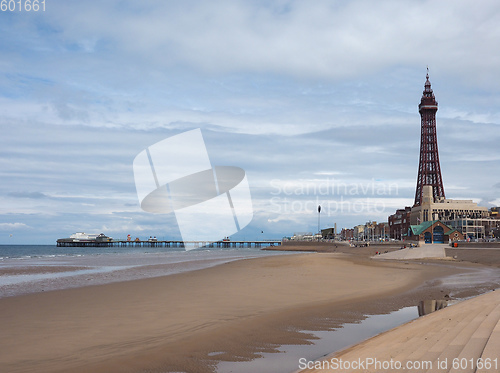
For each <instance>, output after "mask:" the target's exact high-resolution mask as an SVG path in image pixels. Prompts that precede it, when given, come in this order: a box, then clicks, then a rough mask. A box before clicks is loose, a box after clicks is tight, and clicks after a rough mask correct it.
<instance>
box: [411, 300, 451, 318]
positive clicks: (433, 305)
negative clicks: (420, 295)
mask: <svg viewBox="0 0 500 373" xmlns="http://www.w3.org/2000/svg"><path fill="white" fill-rule="evenodd" d="M447 305H448V301H446V300H436V299H433V300H422V301H420V302H419V304H418V316H419V317H420V316H424V315H428V314H429V313H432V312H434V311H437V310H440V309H442V308H445V307H446V306H447Z"/></svg>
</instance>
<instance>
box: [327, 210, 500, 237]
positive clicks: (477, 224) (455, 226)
mask: <svg viewBox="0 0 500 373" xmlns="http://www.w3.org/2000/svg"><path fill="white" fill-rule="evenodd" d="M462 202H463V203H462ZM432 205H433V206H427V207H428V209H427V210H428V211H429V212H428V213H427V214H429V216H424V217H421V214H422V215H423V214H424V212H423V211H421V209H418V208H417V209H415V208H412V207H405V208H404V209H398V210H397V211H396V212H395V213H394V214H392V215H390V216H389V218H388V221H387V222H383V223H377V222H376V221H368V222H366V223H365V224H360V225H356V226H355V227H353V228H343V229H342V230H341V231H340V233H339V234H338V235H337V236H336V238H338V239H340V240H343V241H387V240H403V241H404V240H412V241H420V240H423V241H424V242H425V241H427V242H429V238H428V237H427V238H426V237H425V230H426V229H429V228H432V229H433V230H434V229H435V228H436V227H438V226H439V225H440V224H442V226H443V227H444V231H443V232H442V233H443V235H444V236H443V239H442V240H441V239H437V237H432V238H431V241H432V242H436V241H440V242H441V241H442V242H448V241H449V240H451V241H453V240H472V241H481V240H494V239H497V240H498V239H500V207H492V208H491V209H487V208H486V207H481V206H477V204H475V203H473V202H472V201H469V200H466V201H459V200H455V201H451V200H448V202H444V201H440V202H437V203H433V204H432ZM412 219H413V221H412ZM413 223H415V224H413ZM433 224H434V225H433ZM331 230H332V228H329V229H323V230H322V231H321V233H322V236H323V238H324V239H327V238H332V235H331V232H330V231H331ZM436 231H440V230H439V228H438V229H436ZM455 231H456V232H458V235H457V236H453V235H452V236H449V234H448V236H449V237H448V238H447V237H446V235H447V234H446V233H448V232H451V233H453V232H455ZM439 234H440V233H439ZM420 235H423V236H422V237H417V236H420ZM434 238H436V239H434Z"/></svg>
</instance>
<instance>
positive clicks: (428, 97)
mask: <svg viewBox="0 0 500 373" xmlns="http://www.w3.org/2000/svg"><path fill="white" fill-rule="evenodd" d="M426 78H427V80H426V82H425V86H424V87H425V89H424V93H423V94H422V99H421V100H420V105H418V111H419V112H420V118H421V136H420V161H419V165H418V176H417V190H416V191H415V205H414V206H419V205H420V204H421V203H422V189H423V186H424V185H431V186H432V189H433V196H434V199H436V197H443V198H444V197H445V195H444V187H443V178H442V177H441V167H440V166H439V154H438V143H437V133H436V112H437V109H438V103H437V101H436V98H435V97H434V93H433V92H432V89H431V82H430V81H429V69H427V76H426Z"/></svg>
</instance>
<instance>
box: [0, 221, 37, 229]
mask: <svg viewBox="0 0 500 373" xmlns="http://www.w3.org/2000/svg"><path fill="white" fill-rule="evenodd" d="M23 228H30V227H29V226H28V225H26V224H24V223H0V230H3V231H8V230H12V229H23Z"/></svg>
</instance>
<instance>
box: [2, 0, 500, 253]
mask: <svg viewBox="0 0 500 373" xmlns="http://www.w3.org/2000/svg"><path fill="white" fill-rule="evenodd" d="M499 45H500V3H499V2H498V1H496V0H482V1H479V2H478V1H475V0H474V1H472V0H471V1H466V0H463V1H460V0H448V1H436V0H433V1H425V0H418V1H415V0H394V1H391V0H381V1H371V0H360V1H346V0H329V1H326V0H315V1H286V0H266V1H259V0H256V1H238V0H231V1H199V0H184V1H170V0H167V1H153V0H149V1H148V0H145V1H140V2H138V1H118V0H100V1H92V0H90V1H73V0H45V9H44V10H42V9H40V10H39V11H37V12H35V11H29V12H28V11H25V10H24V9H23V10H22V11H19V10H18V9H16V10H14V11H9V10H6V11H1V12H0V126H1V135H0V180H1V182H0V244H53V243H55V241H56V239H57V238H62V237H69V235H71V234H73V233H75V232H86V233H101V232H102V233H105V234H107V235H109V236H112V237H113V238H125V237H126V236H127V235H128V234H130V235H131V236H132V237H133V238H134V237H139V238H143V239H144V238H147V237H149V236H157V237H158V238H160V239H180V233H179V228H178V226H177V220H176V217H175V214H174V213H172V212H171V213H160V214H153V213H149V212H147V211H143V210H142V209H141V207H140V204H139V200H138V196H137V192H136V187H135V183H134V173H133V168H132V164H133V161H134V158H135V157H136V156H137V155H138V154H139V153H140V152H141V151H143V150H144V149H146V148H148V147H149V146H150V145H152V144H155V143H157V142H159V141H162V140H163V139H166V138H170V137H172V136H176V135H178V134H181V133H184V132H186V131H189V130H193V129H198V128H199V129H201V132H202V135H203V139H204V142H205V145H206V149H207V152H208V154H209V157H210V162H211V164H212V165H213V166H214V165H219V166H236V167H240V168H241V169H243V170H244V171H245V173H246V177H247V179H248V183H249V187H250V192H251V199H252V205H253V219H252V221H251V222H250V224H248V225H247V226H246V227H245V228H243V229H241V230H240V231H239V232H238V233H236V234H234V235H233V236H231V238H233V239H246V240H254V239H280V238H282V237H284V236H291V235H293V234H294V233H296V232H317V231H318V225H319V226H320V228H327V227H332V226H333V225H334V224H335V223H336V224H337V227H338V229H339V230H340V229H341V228H344V227H345V228H350V227H353V226H354V225H357V224H364V223H365V222H367V221H378V222H382V221H387V216H388V215H390V214H392V213H394V211H395V210H396V209H397V208H403V207H405V206H411V205H412V204H413V200H414V195H415V186H416V177H417V168H418V157H419V143H420V115H419V113H418V104H419V102H420V98H421V96H422V91H423V89H424V83H425V76H426V73H427V70H426V69H427V67H428V68H429V76H430V81H431V83H432V89H433V91H434V93H435V96H436V99H437V101H438V104H439V110H438V112H437V116H436V119H437V133H438V142H439V156H440V162H441V169H442V175H443V182H444V188H445V193H446V197H447V198H452V199H472V200H474V201H475V202H477V203H478V204H479V205H481V206H486V207H492V206H498V205H500V176H499V175H500V173H499V172H498V170H499V169H500V49H499V48H498V46H499ZM318 205H321V206H322V210H321V214H320V215H319V216H318V212H317V206H318ZM318 218H319V219H318Z"/></svg>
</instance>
